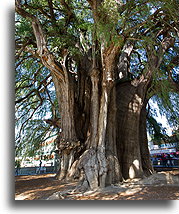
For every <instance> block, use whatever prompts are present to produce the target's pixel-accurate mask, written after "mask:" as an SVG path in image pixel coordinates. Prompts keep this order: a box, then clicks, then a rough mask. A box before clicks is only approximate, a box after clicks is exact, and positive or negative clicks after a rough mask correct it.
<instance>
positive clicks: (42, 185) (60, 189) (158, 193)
mask: <svg viewBox="0 0 179 214" xmlns="http://www.w3.org/2000/svg"><path fill="white" fill-rule="evenodd" d="M170 173H171V174H173V175H179V170H177V171H174V172H170ZM150 180H151V179H150ZM76 185H77V183H75V182H74V183H63V182H60V181H58V180H56V179H55V175H54V174H44V175H27V176H16V177H15V200H46V199H47V200H179V184H177V185H176V184H173V185H165V184H157V185H153V184H152V185H151V184H150V185H146V184H142V185H141V184H139V183H138V184H129V183H128V184H127V183H126V184H122V185H119V186H112V187H107V188H105V189H103V190H102V191H96V192H90V191H89V192H87V193H85V194H77V193H70V192H71V190H73V189H74V188H75V187H76Z"/></svg>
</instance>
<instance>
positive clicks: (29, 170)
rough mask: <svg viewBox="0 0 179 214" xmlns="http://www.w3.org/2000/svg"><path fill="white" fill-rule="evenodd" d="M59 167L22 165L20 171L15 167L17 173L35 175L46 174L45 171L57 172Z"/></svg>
mask: <svg viewBox="0 0 179 214" xmlns="http://www.w3.org/2000/svg"><path fill="white" fill-rule="evenodd" d="M56 172H57V168H56V167H54V166H46V167H41V168H39V167H22V168H19V169H18V171H17V169H15V175H35V174H45V173H56Z"/></svg>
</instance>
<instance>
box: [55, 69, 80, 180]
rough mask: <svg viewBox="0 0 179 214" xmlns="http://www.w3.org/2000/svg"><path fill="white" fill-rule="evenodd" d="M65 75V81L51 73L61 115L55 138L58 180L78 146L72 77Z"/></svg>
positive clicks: (72, 160)
mask: <svg viewBox="0 0 179 214" xmlns="http://www.w3.org/2000/svg"><path fill="white" fill-rule="evenodd" d="M64 69H65V68H64ZM67 75H68V74H66V78H65V81H59V79H58V78H56V76H55V75H53V81H54V84H55V88H56V95H57V99H58V103H59V108H60V115H61V132H60V133H59V136H58V138H57V140H56V142H57V146H58V149H59V154H60V159H61V160H60V167H59V171H58V172H57V175H56V177H57V179H59V180H62V179H66V178H67V177H66V176H67V173H68V171H69V169H70V168H71V166H72V164H73V162H74V155H75V151H76V150H77V148H78V147H80V142H79V141H78V140H77V137H76V130H75V124H74V88H73V84H74V83H73V81H71V78H72V77H71V76H69V75H68V76H67Z"/></svg>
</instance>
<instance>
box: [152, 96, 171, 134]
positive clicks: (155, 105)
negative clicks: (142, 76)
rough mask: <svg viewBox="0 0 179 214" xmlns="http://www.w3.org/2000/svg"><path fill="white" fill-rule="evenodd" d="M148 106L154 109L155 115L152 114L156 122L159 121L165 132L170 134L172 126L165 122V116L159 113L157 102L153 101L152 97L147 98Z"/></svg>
mask: <svg viewBox="0 0 179 214" xmlns="http://www.w3.org/2000/svg"><path fill="white" fill-rule="evenodd" d="M149 104H150V106H151V107H152V108H153V109H155V111H156V114H157V116H154V117H155V119H156V120H157V122H158V123H161V124H162V126H163V128H166V134H167V135H169V136H170V135H172V127H170V125H169V124H168V122H167V118H166V117H165V116H164V115H161V114H160V112H159V107H158V105H157V102H154V101H153V100H152V99H150V100H149Z"/></svg>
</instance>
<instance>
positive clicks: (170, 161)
mask: <svg viewBox="0 0 179 214" xmlns="http://www.w3.org/2000/svg"><path fill="white" fill-rule="evenodd" d="M167 159H168V162H169V164H168V166H173V163H172V157H171V155H170V154H168V155H167Z"/></svg>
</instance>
